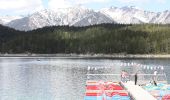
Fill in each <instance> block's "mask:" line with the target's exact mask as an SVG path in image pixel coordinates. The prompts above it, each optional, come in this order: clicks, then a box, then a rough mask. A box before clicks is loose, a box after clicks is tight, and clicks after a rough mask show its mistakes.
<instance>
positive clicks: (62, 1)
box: [48, 0, 112, 9]
mask: <svg viewBox="0 0 170 100" xmlns="http://www.w3.org/2000/svg"><path fill="white" fill-rule="evenodd" d="M110 1H112V0H49V3H48V7H49V8H51V9H58V8H67V7H71V6H74V5H80V4H81V5H86V4H91V3H106V2H110Z"/></svg>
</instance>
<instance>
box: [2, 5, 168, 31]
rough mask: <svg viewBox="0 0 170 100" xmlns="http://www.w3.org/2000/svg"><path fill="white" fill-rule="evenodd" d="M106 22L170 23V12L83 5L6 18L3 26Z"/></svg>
mask: <svg viewBox="0 0 170 100" xmlns="http://www.w3.org/2000/svg"><path fill="white" fill-rule="evenodd" d="M102 23H120V24H143V23H154V24H170V11H169V10H166V11H163V12H151V11H145V10H143V9H140V8H137V7H134V6H125V7H121V8H118V7H109V8H103V9H100V10H98V11H95V10H92V9H88V8H84V7H81V6H76V7H70V8H63V9H61V8H60V9H57V10H55V11H53V10H49V9H45V10H41V11H38V12H35V13H33V14H30V15H28V16H25V17H23V16H3V17H0V24H2V25H5V26H9V27H11V28H14V29H17V30H22V31H29V30H34V29H37V28H42V27H45V26H62V25H69V26H80V27H81V26H89V25H94V24H102Z"/></svg>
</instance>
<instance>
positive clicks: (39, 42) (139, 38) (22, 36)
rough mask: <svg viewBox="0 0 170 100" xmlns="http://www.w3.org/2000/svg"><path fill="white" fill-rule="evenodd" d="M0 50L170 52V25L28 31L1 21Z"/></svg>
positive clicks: (0, 51) (91, 52)
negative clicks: (18, 29)
mask: <svg viewBox="0 0 170 100" xmlns="http://www.w3.org/2000/svg"><path fill="white" fill-rule="evenodd" d="M0 53H1V54H4V53H10V54H12V53H35V54H36V53H37V54H57V53H65V54H70V53H76V54H120V53H123V54H170V25H169V24H168V25H163V24H133V25H132V24H129V25H124V24H100V25H92V26H86V27H74V26H49V27H43V28H40V29H36V30H32V31H27V32H26V31H17V30H15V29H12V28H8V27H5V26H2V25H0Z"/></svg>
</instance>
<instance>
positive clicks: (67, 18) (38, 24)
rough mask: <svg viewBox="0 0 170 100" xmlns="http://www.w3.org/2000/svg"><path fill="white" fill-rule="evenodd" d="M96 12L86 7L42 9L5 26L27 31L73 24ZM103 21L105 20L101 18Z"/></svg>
mask: <svg viewBox="0 0 170 100" xmlns="http://www.w3.org/2000/svg"><path fill="white" fill-rule="evenodd" d="M96 13H98V12H94V11H93V10H90V9H86V8H83V7H72V8H65V9H58V10H56V11H52V10H42V11H39V12H36V13H33V14H32V15H30V16H28V17H25V18H22V19H18V20H14V21H11V22H10V23H8V24H7V26H9V27H12V28H15V29H18V30H25V31H28V30H33V29H37V28H42V27H44V26H54V25H56V26H57V25H74V24H75V23H78V22H79V21H81V20H82V19H84V18H86V17H87V16H90V15H95V14H96ZM102 15H103V14H102ZM103 16H105V15H103ZM103 16H101V17H103ZM99 18H100V17H99ZM92 22H93V21H92ZM103 22H105V20H103ZM96 23H98V22H96ZM96 23H89V25H93V24H96ZM101 23H102V22H101ZM82 26H85V25H82Z"/></svg>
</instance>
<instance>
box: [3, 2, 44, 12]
mask: <svg viewBox="0 0 170 100" xmlns="http://www.w3.org/2000/svg"><path fill="white" fill-rule="evenodd" d="M40 9H43V3H42V0H0V12H11V13H14V14H22V13H31V12H33V11H37V10H40Z"/></svg>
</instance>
